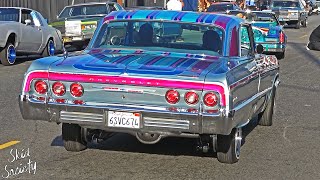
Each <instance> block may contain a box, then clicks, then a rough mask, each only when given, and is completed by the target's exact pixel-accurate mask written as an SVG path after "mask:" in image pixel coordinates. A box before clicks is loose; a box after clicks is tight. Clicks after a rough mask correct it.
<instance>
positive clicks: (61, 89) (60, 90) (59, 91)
mask: <svg viewBox="0 0 320 180" xmlns="http://www.w3.org/2000/svg"><path fill="white" fill-rule="evenodd" d="M52 92H53V93H54V94H55V95H57V96H63V95H64V94H65V93H66V87H65V86H64V84H62V83H61V82H55V83H54V84H53V85H52Z"/></svg>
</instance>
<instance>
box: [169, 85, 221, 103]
mask: <svg viewBox="0 0 320 180" xmlns="http://www.w3.org/2000/svg"><path fill="white" fill-rule="evenodd" d="M165 99H166V101H167V102H168V103H169V104H176V103H178V102H179V100H180V94H179V92H178V91H177V90H173V89H171V90H168V91H167V93H166V95H165ZM184 101H185V102H186V103H187V104H188V105H195V104H197V103H198V102H199V95H198V94H197V93H196V92H193V91H189V92H186V93H185V95H184ZM218 102H219V96H218V94H217V93H215V92H208V93H206V94H205V95H204V96H203V103H204V104H205V105H206V106H208V107H214V106H216V105H217V104H218Z"/></svg>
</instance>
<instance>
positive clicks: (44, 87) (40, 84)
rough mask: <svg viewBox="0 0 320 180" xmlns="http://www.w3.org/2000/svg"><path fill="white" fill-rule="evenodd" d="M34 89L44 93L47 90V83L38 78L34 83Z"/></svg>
mask: <svg viewBox="0 0 320 180" xmlns="http://www.w3.org/2000/svg"><path fill="white" fill-rule="evenodd" d="M34 89H35V90H36V92H37V93H39V94H45V93H47V92H48V85H47V83H46V82H45V81H42V80H38V81H36V82H35V83H34Z"/></svg>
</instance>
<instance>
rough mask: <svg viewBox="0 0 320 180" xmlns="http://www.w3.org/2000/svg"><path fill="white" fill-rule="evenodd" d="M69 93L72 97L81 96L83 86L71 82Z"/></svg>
mask: <svg viewBox="0 0 320 180" xmlns="http://www.w3.org/2000/svg"><path fill="white" fill-rule="evenodd" d="M70 93H71V94H72V96H74V97H81V96H82V95H83V87H82V86H81V84H78V83H73V84H71V86H70Z"/></svg>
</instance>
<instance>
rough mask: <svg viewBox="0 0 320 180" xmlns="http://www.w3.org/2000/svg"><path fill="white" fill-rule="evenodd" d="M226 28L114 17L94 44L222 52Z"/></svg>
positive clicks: (111, 46) (177, 50)
mask: <svg viewBox="0 0 320 180" xmlns="http://www.w3.org/2000/svg"><path fill="white" fill-rule="evenodd" d="M223 32H224V31H223V30H222V29H220V28H218V27H215V26H204V25H199V24H197V25H195V24H189V23H181V22H162V21H135V20H129V21H111V22H110V23H108V24H104V25H103V26H102V27H101V29H100V31H99V33H98V35H97V37H96V38H95V41H94V42H93V45H92V48H129V49H130V48H131V49H144V50H147V51H167V52H171V51H174V52H178V53H193V54H203V53H205V54H208V55H219V54H221V53H222V52H221V51H222V47H223V45H222V42H223V37H224V36H223V34H224V33H223Z"/></svg>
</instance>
